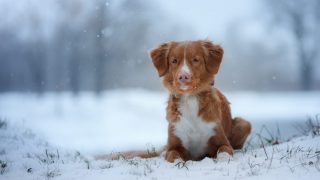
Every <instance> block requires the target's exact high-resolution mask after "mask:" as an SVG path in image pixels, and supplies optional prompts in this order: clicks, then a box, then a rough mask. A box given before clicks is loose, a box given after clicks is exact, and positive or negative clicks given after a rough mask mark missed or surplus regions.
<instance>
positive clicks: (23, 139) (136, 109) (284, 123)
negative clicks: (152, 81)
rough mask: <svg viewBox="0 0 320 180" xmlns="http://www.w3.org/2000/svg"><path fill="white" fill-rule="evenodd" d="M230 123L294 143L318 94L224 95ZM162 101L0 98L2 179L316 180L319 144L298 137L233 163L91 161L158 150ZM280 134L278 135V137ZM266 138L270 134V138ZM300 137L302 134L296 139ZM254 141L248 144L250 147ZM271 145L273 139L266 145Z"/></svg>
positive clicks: (160, 95)
mask: <svg viewBox="0 0 320 180" xmlns="http://www.w3.org/2000/svg"><path fill="white" fill-rule="evenodd" d="M226 95H227V97H228V98H229V100H230V102H231V103H232V104H231V106H232V110H233V114H234V115H235V116H238V115H239V116H242V117H245V118H246V119H248V120H249V121H251V122H252V124H253V129H254V132H253V135H252V138H254V137H257V136H256V133H259V132H260V131H261V129H263V128H262V127H263V125H266V126H267V129H268V130H265V132H264V133H265V137H267V136H273V138H280V139H282V140H284V139H287V138H289V137H290V136H292V135H299V132H298V130H297V129H296V128H295V127H294V125H298V126H303V125H304V124H305V121H306V119H307V118H308V117H315V116H316V114H319V113H320V109H319V107H320V92H309V93H267V94H266V93H263V94H259V93H248V92H247V93H226ZM166 99H167V94H166V93H164V92H152V91H146V90H141V89H140V90H139V89H134V90H116V91H108V92H105V93H104V94H102V95H101V96H95V95H93V94H91V93H81V94H79V95H78V96H73V95H72V94H69V93H62V94H59V95H57V94H45V95H42V96H38V95H34V94H14V93H9V94H1V95H0V118H1V121H0V125H1V122H2V121H5V122H6V123H7V125H3V126H2V128H1V129H0V142H1V144H0V161H1V162H0V164H1V166H5V167H4V168H1V175H0V179H21V177H23V179H43V178H50V177H51V176H52V177H54V179H79V178H80V179H139V178H142V179H170V178H171V179H199V177H201V179H212V178H217V179H222V178H225V179H238V178H239V179H242V178H245V179H247V178H248V179H250V178H251V179H252V178H253V179H254V178H257V177H259V178H262V179H280V178H283V177H284V176H285V177H286V178H289V179H308V178H309V179H317V177H319V175H320V168H319V167H320V160H319V158H320V155H319V154H320V151H319V150H320V146H319V145H320V138H319V136H315V137H312V136H311V135H309V136H302V137H300V138H295V139H293V140H291V141H289V142H284V143H282V144H280V145H275V146H267V144H265V146H266V148H265V149H264V148H261V143H259V141H257V142H254V143H253V145H256V146H247V148H246V151H241V152H237V153H236V154H235V156H234V159H233V160H231V161H222V162H220V161H219V162H216V161H214V160H211V159H204V160H203V161H201V162H187V163H186V164H183V163H173V164H170V163H167V162H165V160H164V159H163V157H159V158H152V159H138V158H137V159H133V160H118V161H96V160H94V159H93V155H97V154H102V153H103V154H105V153H110V152H113V151H121V150H139V149H140V150H143V149H148V148H150V147H161V146H162V145H164V144H165V142H166V131H167V130H166V128H167V123H166V120H165V105H166ZM277 129H279V131H280V134H277V133H276V132H277ZM267 131H271V135H269V134H268V132H267ZM300 135H301V134H300ZM252 138H251V139H252ZM267 138H272V137H267Z"/></svg>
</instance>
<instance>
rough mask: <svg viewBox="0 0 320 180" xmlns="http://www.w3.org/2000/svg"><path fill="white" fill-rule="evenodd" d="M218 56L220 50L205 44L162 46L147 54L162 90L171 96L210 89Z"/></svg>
mask: <svg viewBox="0 0 320 180" xmlns="http://www.w3.org/2000/svg"><path fill="white" fill-rule="evenodd" d="M222 56H223V49H222V48H221V47H220V46H219V45H215V44H213V43H212V42H211V41H206V40H203V41H202V40H199V41H187V42H168V43H163V44H161V45H159V46H158V47H157V48H155V49H153V50H151V52H150V57H151V59H152V62H153V64H154V66H155V67H156V69H157V71H158V74H159V76H160V77H163V84H164V86H165V87H166V88H168V89H169V91H170V92H171V93H174V94H195V93H197V92H200V91H201V90H204V89H206V88H210V86H211V82H212V80H213V79H214V76H215V74H217V72H218V70H219V66H220V63H221V60H222Z"/></svg>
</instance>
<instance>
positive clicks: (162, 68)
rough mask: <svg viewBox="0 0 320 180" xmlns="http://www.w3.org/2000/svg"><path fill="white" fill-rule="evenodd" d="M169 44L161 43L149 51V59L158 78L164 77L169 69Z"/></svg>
mask: <svg viewBox="0 0 320 180" xmlns="http://www.w3.org/2000/svg"><path fill="white" fill-rule="evenodd" d="M170 44H171V43H163V44H161V45H159V46H158V47H156V48H154V49H152V50H151V51H150V58H151V59H152V62H153V65H154V66H155V67H156V69H157V71H158V74H159V77H161V76H164V75H165V74H166V73H167V71H168V69H169V61H168V54H169V49H170Z"/></svg>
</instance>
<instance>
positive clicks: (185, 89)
mask: <svg viewBox="0 0 320 180" xmlns="http://www.w3.org/2000/svg"><path fill="white" fill-rule="evenodd" d="M179 89H180V90H182V91H187V90H189V89H190V86H189V85H186V84H180V86H179Z"/></svg>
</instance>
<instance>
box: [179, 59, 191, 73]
mask: <svg viewBox="0 0 320 180" xmlns="http://www.w3.org/2000/svg"><path fill="white" fill-rule="evenodd" d="M186 61H187V60H186V59H184V60H183V65H182V67H181V71H182V72H186V73H188V74H190V69H189V67H188V65H187V62H186Z"/></svg>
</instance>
